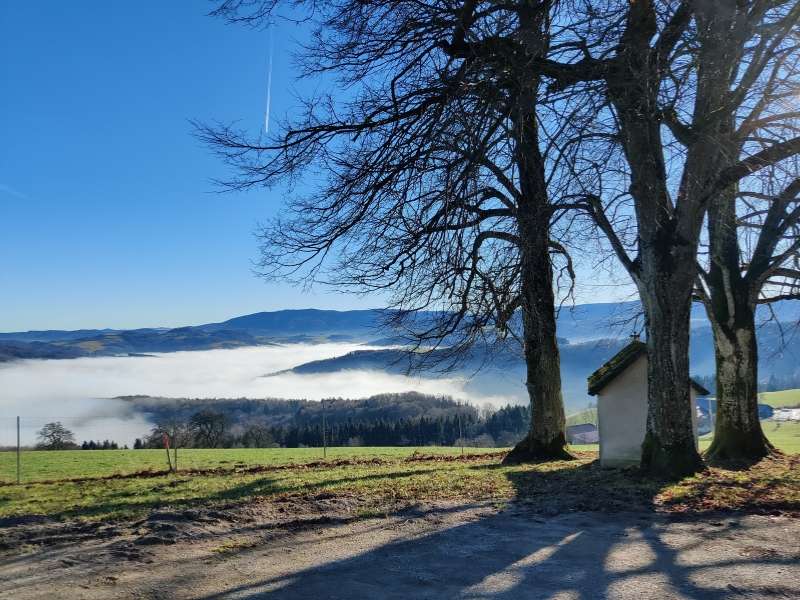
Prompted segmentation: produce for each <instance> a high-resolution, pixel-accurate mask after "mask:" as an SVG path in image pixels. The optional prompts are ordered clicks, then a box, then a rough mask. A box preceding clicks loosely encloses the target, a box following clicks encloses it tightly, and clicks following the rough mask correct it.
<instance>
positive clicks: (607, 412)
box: [588, 338, 708, 467]
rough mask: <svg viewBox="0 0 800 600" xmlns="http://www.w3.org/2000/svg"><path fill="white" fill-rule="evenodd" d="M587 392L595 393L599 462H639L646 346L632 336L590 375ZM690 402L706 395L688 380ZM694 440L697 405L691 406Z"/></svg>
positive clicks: (644, 414)
mask: <svg viewBox="0 0 800 600" xmlns="http://www.w3.org/2000/svg"><path fill="white" fill-rule="evenodd" d="M588 382H589V394H590V395H592V396H597V422H598V430H599V437H600V464H601V465H602V466H604V467H622V466H630V465H635V464H638V463H639V459H640V457H641V452H642V442H643V441H644V435H645V426H646V423H647V347H646V346H645V344H644V343H643V342H641V341H639V340H638V339H636V338H634V339H633V340H632V341H631V343H630V344H628V345H627V346H625V347H624V348H623V349H622V350H620V351H619V352H618V353H617V354H616V355H615V356H614V357H613V358H612V359H611V360H609V361H608V362H607V363H606V364H604V365H603V366H602V367H600V368H599V369H597V371H595V372H594V373H592V375H590V376H589V380H588ZM690 383H691V386H690V390H691V402H692V406H693V407H695V406H696V402H697V397H698V396H706V395H708V390H706V389H705V388H704V387H703V386H701V385H700V384H699V383H697V382H695V381H694V380H690ZM692 423H693V426H694V434H695V443H696V442H697V409H696V408H693V410H692Z"/></svg>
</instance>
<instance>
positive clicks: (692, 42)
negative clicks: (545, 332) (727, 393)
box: [546, 0, 800, 476]
mask: <svg viewBox="0 0 800 600" xmlns="http://www.w3.org/2000/svg"><path fill="white" fill-rule="evenodd" d="M583 5H586V6H587V8H586V14H587V18H586V19H583V20H575V21H574V22H570V23H568V24H567V25H566V29H567V30H568V31H569V32H570V36H569V37H570V38H571V39H572V40H573V41H572V42H571V43H566V44H565V45H563V48H564V50H563V53H564V56H563V57H561V58H560V60H559V61H558V62H556V61H554V60H551V61H550V62H548V64H547V65H546V67H547V69H548V72H549V74H550V75H551V76H552V77H553V78H554V80H555V83H554V84H553V85H554V86H556V87H560V88H568V87H569V86H574V85H575V84H576V83H580V82H591V81H602V82H603V84H604V86H605V90H604V91H605V98H606V99H607V102H608V110H607V111H606V113H605V116H606V117H607V118H606V119H598V120H597V122H596V128H597V130H598V132H600V131H603V129H602V128H603V126H605V128H606V129H605V131H606V132H607V133H609V134H610V135H612V136H614V137H615V138H616V139H614V140H613V144H614V145H618V146H619V147H620V148H621V151H622V157H623V158H624V167H625V168H624V169H619V168H617V169H612V170H611V171H610V173H609V170H608V167H609V165H611V166H613V165H614V163H613V161H604V160H598V152H599V151H598V145H597V144H596V143H594V144H589V145H586V147H585V152H584V155H583V161H582V164H581V165H580V166H577V167H576V168H577V169H578V170H580V171H581V178H582V190H583V192H584V197H585V202H586V207H587V209H588V211H589V212H590V214H591V215H592V217H593V218H594V220H595V222H596V223H597V225H598V226H599V228H600V229H601V230H602V231H603V232H604V234H605V235H606V236H607V238H608V240H609V241H610V245H611V246H612V247H613V249H614V251H615V252H616V254H617V256H618V258H619V260H620V261H621V263H622V264H623V265H624V266H625V268H626V269H627V271H628V272H629V274H630V275H631V277H632V279H633V281H634V282H635V284H636V286H637V288H638V290H639V294H640V297H641V299H642V305H643V309H644V314H645V326H646V331H647V345H648V359H649V361H648V398H649V409H648V418H647V433H646V438H645V443H644V445H643V451H642V466H643V467H644V468H645V469H649V470H651V471H654V472H657V473H661V474H667V475H672V476H681V475H684V474H688V473H691V472H693V471H695V470H697V469H699V468H701V465H702V462H701V459H700V456H699V454H698V452H697V450H696V447H695V442H694V436H693V433H692V424H691V423H692V422H691V410H692V408H691V406H690V402H689V398H690V396H689V359H688V346H689V331H690V326H689V325H690V320H689V318H690V309H691V302H692V293H693V288H694V284H695V281H696V278H697V266H696V264H697V259H696V257H697V253H698V248H699V243H700V238H701V231H702V227H703V223H704V220H705V217H706V215H707V213H708V211H709V209H711V211H712V213H713V218H716V217H717V215H718V214H719V213H720V210H721V209H720V205H719V204H718V200H717V199H718V197H719V196H720V194H722V193H724V192H725V191H726V190H729V189H730V188H732V187H735V186H736V185H737V183H738V182H739V181H741V180H742V179H743V178H746V177H750V176H752V175H753V174H754V173H756V172H758V171H761V170H762V169H765V168H768V167H772V166H774V165H778V164H780V163H781V161H784V160H786V159H787V158H789V157H791V156H792V155H794V154H795V153H796V152H797V151H798V150H799V149H800V138H797V137H794V134H792V135H791V136H790V137H780V138H779V137H772V138H771V139H770V138H765V139H761V140H760V141H759V144H760V146H759V147H758V148H756V147H755V146H756V145H755V144H753V143H752V140H749V141H748V143H744V144H739V145H737V144H736V143H735V140H736V135H737V133H736V132H737V123H738V120H737V119H738V118H739V117H740V113H739V110H740V107H742V106H743V103H744V102H745V99H746V98H751V99H752V98H754V97H755V98H759V97H760V98H764V94H763V93H760V92H759V91H758V89H757V87H758V82H763V80H764V75H765V74H768V73H769V72H770V71H771V69H772V68H773V67H772V65H774V64H775V60H776V59H777V57H778V56H780V55H781V53H782V50H781V49H780V47H779V40H780V39H788V38H787V36H788V35H789V34H790V32H793V31H794V28H795V25H794V23H795V20H796V12H797V10H798V5H797V4H796V3H793V2H782V1H780V0H778V1H771V0H767V1H764V0H753V1H745V2H738V3H736V2H732V1H730V0H704V1H701V2H689V1H683V0H682V1H666V2H657V1H654V0H645V1H643V2H633V3H615V2H611V3H598V2H591V1H590V0H589V1H587V2H585V3H583ZM615 31H619V32H620V33H619V34H618V35H616V34H615ZM795 33H796V32H795ZM792 35H794V34H792ZM553 43H554V44H555V42H553ZM776 44H778V45H776ZM599 155H600V156H607V157H614V156H615V154H614V151H613V149H612V150H607V151H606V152H605V154H603V153H602V152H599ZM628 201H630V202H629V204H628ZM626 207H629V208H626ZM631 216H633V217H635V224H636V238H635V240H632V243H631V240H630V239H626V238H625V237H624V235H621V234H620V231H619V230H618V228H617V227H616V224H617V223H628V222H629V219H630V218H631ZM712 237H713V236H712Z"/></svg>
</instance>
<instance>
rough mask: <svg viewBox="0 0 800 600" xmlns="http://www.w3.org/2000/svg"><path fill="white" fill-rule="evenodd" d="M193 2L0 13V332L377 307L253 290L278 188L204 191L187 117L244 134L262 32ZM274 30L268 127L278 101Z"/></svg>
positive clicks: (255, 112)
mask: <svg viewBox="0 0 800 600" xmlns="http://www.w3.org/2000/svg"><path fill="white" fill-rule="evenodd" d="M209 7H210V5H209V4H208V3H206V2H203V1H201V0H197V1H191V2H190V1H181V2H162V1H154V0H149V1H141V2H100V1H93V2H88V1H82V2H79V3H72V2H54V1H51V2H3V3H2V4H0V53H2V56H3V57H4V59H3V60H2V64H1V65H0V80H1V81H3V82H4V84H3V88H4V91H3V93H2V95H3V110H2V111H1V112H0V131H2V132H3V135H2V145H1V146H0V256H1V257H2V269H0V289H1V290H2V294H0V330H5V331H7V330H19V329H30V328H37V329H38V328H78V327H98V326H109V327H136V326H152V325H181V324H191V323H200V322H208V321H213V320H219V319H225V318H228V317H231V316H234V315H238V314H243V313H247V312H255V311H258V310H272V309H277V308H286V307H308V306H315V307H325V308H353V307H365V306H373V305H376V304H379V301H378V299H360V298H352V297H343V296H341V295H340V294H325V293H324V290H317V291H316V292H315V293H314V294H312V295H309V294H304V293H302V292H300V291H299V290H296V289H294V288H291V287H289V286H285V285H275V284H270V285H267V284H266V283H264V282H263V281H261V280H259V279H258V278H256V277H254V276H253V274H252V271H251V261H252V259H254V258H255V257H256V252H257V249H256V240H255V239H254V237H253V235H252V234H253V231H254V230H255V228H256V226H257V223H258V221H260V220H261V221H263V220H265V219H267V218H268V217H269V216H270V215H271V214H274V212H275V210H277V208H278V206H279V203H280V193H279V192H267V191H264V190H261V191H257V192H250V193H247V194H235V195H234V194H219V193H216V192H215V188H214V186H213V185H212V184H211V183H210V180H211V179H212V178H214V177H220V176H224V175H225V171H224V168H223V167H222V166H221V165H220V164H219V162H218V160H217V159H216V158H215V157H214V156H212V155H211V154H210V153H209V152H208V150H207V149H206V148H204V147H203V146H202V145H201V144H199V142H197V141H196V140H195V139H194V138H193V137H192V136H191V126H190V125H189V123H188V122H187V121H188V119H200V120H213V119H218V120H221V121H226V122H227V121H233V120H240V121H241V125H243V126H246V127H252V128H253V129H256V128H258V127H259V126H260V125H261V123H263V118H264V106H265V98H266V93H265V84H266V62H267V51H268V46H269V44H268V36H267V34H266V33H265V32H255V31H252V30H248V29H245V28H242V27H235V26H230V25H226V24H225V23H223V22H222V21H220V20H217V19H212V18H210V17H207V16H205V12H206V11H207V10H208V9H209ZM299 35H302V31H298V30H296V29H295V26H292V25H281V27H280V29H279V30H278V29H276V31H275V42H274V48H275V60H274V75H273V81H274V87H273V115H276V114H277V115H282V114H283V113H285V112H286V111H287V110H289V108H290V107H291V105H292V102H293V99H292V98H291V96H290V94H289V93H287V89H289V88H290V87H291V85H292V81H293V75H292V73H291V71H290V57H289V55H288V48H289V46H290V44H291V40H290V37H292V36H299Z"/></svg>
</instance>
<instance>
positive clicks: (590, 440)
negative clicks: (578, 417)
mask: <svg viewBox="0 0 800 600" xmlns="http://www.w3.org/2000/svg"><path fill="white" fill-rule="evenodd" d="M599 439H600V438H599V435H598V433H597V425H595V424H594V423H581V424H580V425H570V426H569V427H567V441H568V442H569V443H570V444H596V443H597V442H598V440H599Z"/></svg>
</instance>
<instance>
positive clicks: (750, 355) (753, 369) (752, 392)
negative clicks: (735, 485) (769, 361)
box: [706, 309, 772, 462]
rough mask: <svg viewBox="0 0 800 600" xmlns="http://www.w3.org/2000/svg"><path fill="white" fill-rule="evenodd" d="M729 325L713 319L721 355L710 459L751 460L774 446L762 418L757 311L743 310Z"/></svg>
mask: <svg viewBox="0 0 800 600" xmlns="http://www.w3.org/2000/svg"><path fill="white" fill-rule="evenodd" d="M736 317H737V318H736V320H735V324H734V325H733V326H732V327H726V326H724V325H722V324H720V323H717V322H715V320H714V319H712V330H713V332H714V346H715V353H716V358H717V414H716V423H715V426H714V440H713V441H712V442H711V446H710V447H709V449H708V452H707V453H706V456H707V458H708V459H709V460H713V461H734V462H747V461H753V460H759V459H761V458H763V457H765V456H767V455H768V454H769V453H770V452H771V450H772V444H770V442H769V441H768V440H767V438H766V436H765V435H764V432H763V430H762V429H761V421H760V419H759V418H758V387H757V386H758V345H757V343H756V326H755V314H754V311H753V310H752V309H750V310H739V311H738V314H737V315H736Z"/></svg>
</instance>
